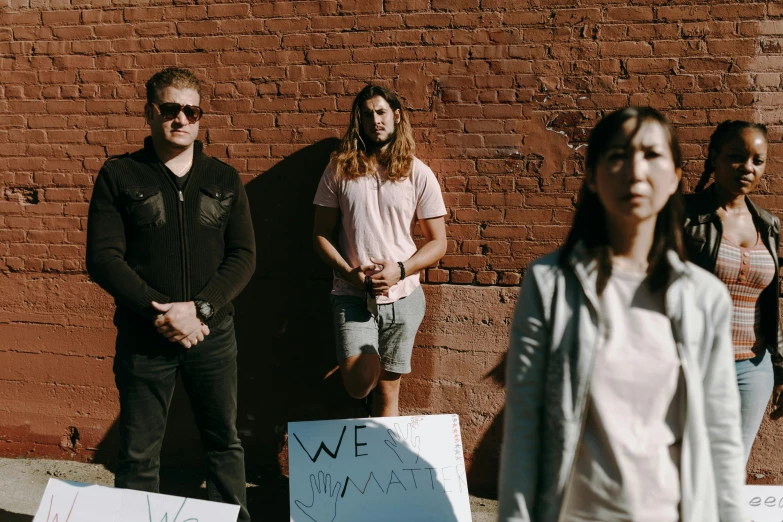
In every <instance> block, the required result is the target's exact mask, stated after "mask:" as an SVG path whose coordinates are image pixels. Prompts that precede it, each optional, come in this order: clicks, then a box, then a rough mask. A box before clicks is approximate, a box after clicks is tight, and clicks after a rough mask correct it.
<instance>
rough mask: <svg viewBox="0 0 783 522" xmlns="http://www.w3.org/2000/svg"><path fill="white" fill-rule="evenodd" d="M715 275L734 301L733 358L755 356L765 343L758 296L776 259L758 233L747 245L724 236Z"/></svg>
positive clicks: (773, 270)
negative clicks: (739, 244) (753, 241)
mask: <svg viewBox="0 0 783 522" xmlns="http://www.w3.org/2000/svg"><path fill="white" fill-rule="evenodd" d="M715 275H716V276H717V277H718V279H720V280H721V281H723V283H724V284H725V285H726V287H727V288H728V289H729V294H731V300H732V303H733V305H734V312H733V314H732V319H731V338H732V341H733V344H734V359H735V360H737V361H739V360H743V359H750V358H752V357H755V356H756V355H757V354H758V353H759V351H760V350H763V349H764V344H765V339H764V335H763V334H762V332H761V306H760V303H759V296H760V295H761V292H762V291H763V290H764V289H765V288H767V287H768V286H769V284H770V283H771V282H772V280H773V278H774V277H775V261H774V260H773V259H772V255H771V254H770V253H769V251H768V250H767V247H765V246H764V243H763V242H762V241H761V237H760V236H758V237H757V239H756V244H755V245H753V246H752V247H749V248H743V247H740V246H738V245H735V244H733V243H732V242H731V241H729V240H728V239H726V237H725V236H724V237H723V241H721V245H720V248H719V249H718V259H717V262H716V263H715Z"/></svg>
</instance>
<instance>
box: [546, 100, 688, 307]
mask: <svg viewBox="0 0 783 522" xmlns="http://www.w3.org/2000/svg"><path fill="white" fill-rule="evenodd" d="M629 120H636V125H635V127H634V130H633V131H632V132H631V134H630V136H629V141H630V140H631V139H633V137H634V136H635V135H636V133H637V132H639V129H640V128H641V127H642V125H644V124H645V123H647V122H656V123H658V124H659V125H660V126H661V127H662V128H663V130H664V133H665V134H666V137H667V138H668V140H669V148H670V150H671V153H672V160H674V166H675V167H676V168H682V154H681V152H680V143H679V140H678V139H677V134H676V132H675V131H674V128H673V127H672V126H671V124H670V123H669V121H668V120H667V119H666V118H665V117H664V116H663V115H662V114H661V113H660V112H658V111H656V110H655V109H653V108H651V107H627V108H625V109H620V110H618V111H615V112H613V113H611V114H609V115H608V116H605V117H604V118H603V119H601V121H599V122H598V124H597V125H596V126H595V127H594V128H593V131H592V132H591V133H590V138H589V139H588V141H587V157H586V158H585V181H584V184H583V185H582V190H581V192H580V194H579V200H578V202H577V206H576V212H575V213H574V221H573V224H572V225H571V231H570V232H569V234H568V237H567V238H566V241H565V244H564V245H563V248H562V250H561V254H560V259H559V261H560V265H561V266H568V256H569V254H570V253H571V252H572V251H573V249H574V247H575V246H576V244H577V243H578V242H580V241H582V242H584V245H585V247H586V248H587V249H588V251H590V252H591V254H592V255H593V256H594V257H595V259H596V260H597V261H598V281H597V284H596V289H597V291H598V295H601V294H602V293H603V291H604V288H606V283H607V282H608V281H609V277H610V276H611V275H612V248H611V245H610V242H609V232H608V230H607V221H606V209H604V206H603V204H602V203H601V200H600V199H599V198H598V195H597V194H595V193H594V192H592V191H591V190H589V189H588V187H587V184H588V181H589V180H592V179H593V176H595V169H596V166H597V165H598V162H599V160H600V159H601V158H602V157H603V156H604V154H606V151H607V148H608V146H609V144H610V143H611V140H612V138H613V137H614V136H615V135H616V134H617V133H618V132H620V131H621V129H622V128H623V125H624V124H625V123H626V122H627V121H629ZM682 215H683V210H682V195H681V193H680V187H679V186H678V187H677V190H676V191H675V192H674V194H672V195H671V197H669V200H668V201H667V202H666V205H665V206H664V207H663V209H661V211H660V212H659V213H658V218H657V220H656V222H655V232H654V236H653V244H652V248H651V249H650V253H649V254H648V256H647V261H648V262H649V265H650V268H649V270H648V273H649V282H650V286H651V288H652V289H653V290H658V289H661V288H664V287H665V286H666V284H667V283H668V281H669V275H670V271H671V267H670V266H669V263H668V261H667V259H666V252H667V251H669V250H673V251H674V252H676V253H677V255H679V256H680V258H681V259H686V254H685V247H684V244H683V240H682Z"/></svg>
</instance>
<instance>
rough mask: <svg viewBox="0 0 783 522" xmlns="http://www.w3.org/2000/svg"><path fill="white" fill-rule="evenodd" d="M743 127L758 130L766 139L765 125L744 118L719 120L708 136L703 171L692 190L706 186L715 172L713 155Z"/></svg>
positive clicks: (698, 189) (701, 189)
mask: <svg viewBox="0 0 783 522" xmlns="http://www.w3.org/2000/svg"><path fill="white" fill-rule="evenodd" d="M745 129H753V130H756V131H759V132H760V133H761V134H763V135H764V139H767V126H766V125H762V124H761V123H753V122H752V121H744V120H725V121H723V122H721V123H720V124H719V125H718V126H717V127H715V131H714V132H713V133H712V136H710V145H709V147H707V159H706V160H704V172H702V173H701V177H700V178H699V183H697V184H696V188H694V189H693V191H694V192H701V191H703V190H704V187H706V186H707V182H708V181H709V180H710V177H711V176H712V173H713V172H715V166H714V165H713V164H712V158H713V156H717V155H719V154H720V149H722V148H723V146H724V145H725V144H726V142H727V141H729V140H730V139H731V138H734V137H736V136H738V135H739V134H740V133H741V132H742V131H744V130H745Z"/></svg>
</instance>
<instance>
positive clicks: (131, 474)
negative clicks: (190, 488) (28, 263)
mask: <svg viewBox="0 0 783 522" xmlns="http://www.w3.org/2000/svg"><path fill="white" fill-rule="evenodd" d="M178 372H179V373H181V375H182V383H183V384H184V385H185V391H186V392H187V394H188V397H189V398H190V403H191V407H192V409H193V414H194V417H195V420H196V426H197V427H198V430H199V432H200V435H201V444H202V446H203V447H204V457H205V460H206V464H207V496H208V498H209V500H212V501H216V502H226V503H229V504H238V505H239V506H240V511H239V521H240V522H246V521H249V520H250V516H249V514H248V512H247V500H246V491H245V453H244V450H243V449H242V443H241V442H240V440H239V436H238V434H237V429H236V417H237V343H236V339H235V337H234V322H233V320H232V317H231V316H229V317H227V318H226V319H224V320H223V321H222V322H221V324H220V325H215V327H214V328H213V329H212V331H211V332H210V334H209V335H208V336H207V337H206V338H205V339H204V340H203V341H202V342H200V343H198V344H197V345H196V346H194V347H193V348H190V349H189V350H186V349H184V348H182V347H181V346H179V345H178V344H173V343H170V342H168V341H166V340H165V339H163V337H162V336H161V335H160V334H158V333H156V332H155V331H154V330H153V329H150V328H148V327H147V328H140V329H138V330H137V331H133V330H132V329H129V328H123V327H120V328H119V329H118V336H117V356H116V358H115V360H114V375H115V382H116V383H117V389H118V390H119V392H120V422H119V427H120V451H119V456H118V459H117V472H116V474H115V476H114V485H115V486H116V487H119V488H127V489H135V490H140V491H150V492H154V493H156V492H158V486H159V469H160V448H161V444H162V442H163V434H164V432H165V431H166V420H167V418H168V412H169V406H170V404H171V397H172V395H173V394H174V385H175V383H176V380H177V373H178Z"/></svg>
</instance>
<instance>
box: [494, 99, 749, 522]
mask: <svg viewBox="0 0 783 522" xmlns="http://www.w3.org/2000/svg"><path fill="white" fill-rule="evenodd" d="M585 171H586V176H585V182H584V188H583V191H582V193H581V196H580V200H579V204H578V207H577V210H576V214H575V216H574V224H573V226H572V229H571V232H570V234H569V236H568V239H567V240H566V242H565V245H564V246H563V247H562V248H560V249H559V250H557V251H555V252H553V253H551V254H549V255H547V256H545V257H543V258H541V259H538V260H537V261H535V262H533V263H531V264H530V265H529V266H528V268H527V271H526V273H525V278H524V281H523V283H522V290H521V294H520V297H519V302H518V304H517V309H516V313H515V317H514V323H513V326H512V331H511V342H510V346H509V353H508V365H507V376H506V377H507V380H506V412H505V436H504V442H503V449H502V458H501V470H500V508H499V513H500V520H502V521H504V522H512V521H513V522H521V521H532V522H559V521H568V522H587V521H590V522H593V521H601V522H621V521H623V522H625V521H634V522H647V521H649V522H653V521H655V522H675V521H682V522H743V521H744V520H745V518H744V515H743V500H742V499H743V497H742V487H743V485H744V479H745V470H744V457H743V452H742V440H741V436H740V419H739V396H738V391H737V385H736V379H735V378H734V373H733V372H734V367H733V364H734V362H733V355H732V345H731V332H730V319H731V301H730V298H729V295H728V292H727V291H726V289H725V287H724V286H723V285H722V284H721V283H720V281H719V280H718V279H716V278H715V277H714V276H712V275H711V274H710V273H708V272H706V271H704V270H702V269H701V268H698V267H697V266H695V265H693V264H691V263H688V262H685V261H684V259H685V250H684V247H683V241H682V228H681V223H682V219H681V213H682V209H681V201H680V192H679V184H680V177H681V173H682V171H681V157H680V149H679V144H678V142H677V137H676V135H675V132H674V130H673V129H672V127H671V125H670V124H669V123H668V122H667V121H666V119H665V118H664V117H663V116H662V115H661V114H660V113H658V112H657V111H655V110H654V109H651V108H646V107H645V108H639V107H630V108H627V109H622V110H620V111H617V112H614V113H612V114H610V115H608V116H606V117H605V118H604V119H603V120H601V121H600V122H599V123H598V125H596V127H595V128H594V129H593V132H592V134H591V136H590V139H589V142H588V149H587V158H586V162H585Z"/></svg>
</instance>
